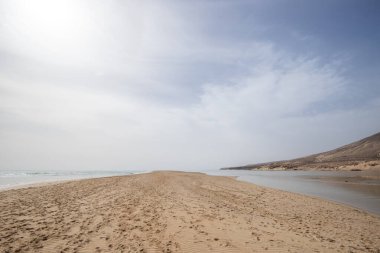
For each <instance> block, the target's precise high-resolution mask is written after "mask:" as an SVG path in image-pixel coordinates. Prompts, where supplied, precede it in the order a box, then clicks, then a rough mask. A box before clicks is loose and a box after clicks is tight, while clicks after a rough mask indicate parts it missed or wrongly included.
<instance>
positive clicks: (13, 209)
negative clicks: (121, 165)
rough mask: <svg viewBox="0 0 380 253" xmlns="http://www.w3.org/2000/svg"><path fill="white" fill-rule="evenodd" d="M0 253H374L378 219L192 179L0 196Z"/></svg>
mask: <svg viewBox="0 0 380 253" xmlns="http://www.w3.org/2000/svg"><path fill="white" fill-rule="evenodd" d="M0 224H1V226H0V252H266V251H268V252H286V251H289V252H379V249H380V233H379V227H380V218H379V217H377V216H374V215H371V214H368V213H365V212H363V211H359V210H356V209H353V208H350V207H346V206H342V205H338V204H335V203H331V202H327V201H323V200H320V199H316V198H311V197H306V196H302V195H297V194H292V193H287V192H282V191H278V190H272V189H267V188H262V187H258V186H255V185H252V184H248V183H244V182H239V181H236V180H234V179H233V178H227V177H215V176H207V175H204V174H200V173H181V172H156V173H149V174H141V175H133V176H124V177H111V178H101V179H90V180H81V181H73V182H65V183H59V184H55V185H47V186H42V187H32V188H27V189H17V190H9V191H3V192H0Z"/></svg>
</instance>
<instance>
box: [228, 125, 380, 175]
mask: <svg viewBox="0 0 380 253" xmlns="http://www.w3.org/2000/svg"><path fill="white" fill-rule="evenodd" d="M378 168H380V132H379V133H377V134H374V135H372V136H369V137H367V138H365V139H362V140H359V141H356V142H353V143H351V144H348V145H345V146H343V147H340V148H337V149H334V150H331V151H327V152H323V153H319V154H314V155H310V156H305V157H301V158H297V159H292V160H286V161H275V162H268V163H259V164H250V165H245V166H240V167H229V168H224V169H244V170H252V169H259V170H367V169H378Z"/></svg>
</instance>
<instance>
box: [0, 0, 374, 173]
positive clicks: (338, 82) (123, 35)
mask: <svg viewBox="0 0 380 253" xmlns="http://www.w3.org/2000/svg"><path fill="white" fill-rule="evenodd" d="M137 5H138V6H135V4H134V2H129V3H128V4H126V5H123V6H121V7H120V9H118V8H116V6H113V5H112V4H110V5H104V6H103V5H102V4H101V3H100V2H97V3H96V4H94V9H93V11H94V12H93V14H91V15H95V16H94V17H89V21H88V22H90V23H91V22H92V21H93V19H92V18H100V20H101V21H102V22H103V21H104V23H102V22H100V21H99V20H98V21H97V22H96V23H97V24H99V23H100V24H102V25H100V26H99V27H98V29H95V28H94V27H93V26H91V25H90V26H89V27H88V29H89V33H88V34H87V35H86V34H85V36H88V38H81V39H84V41H87V39H91V40H92V41H91V43H90V41H87V42H86V43H84V44H86V45H89V48H86V45H82V44H80V45H79V47H78V48H75V49H73V48H71V47H70V46H67V45H63V44H62V45H61V44H60V43H58V42H57V41H55V42H57V43H58V44H57V43H56V44H55V45H50V46H52V48H60V47H62V49H64V50H63V51H62V52H58V53H56V52H53V51H54V50H53V51H52V52H50V51H49V50H50V49H49V47H48V49H49V50H48V52H47V53H46V54H47V55H45V54H43V56H41V52H42V51H43V50H44V49H45V48H46V47H45V46H46V45H45V44H41V43H42V42H44V41H43V39H44V38H45V37H46V36H48V35H46V34H45V35H44V36H45V37H44V36H39V37H36V38H35V39H36V40H37V42H36V41H34V42H33V41H32V42H31V43H30V44H28V43H25V41H24V39H25V37H24V36H27V34H24V33H25V32H26V30H28V29H26V30H23V31H22V32H21V34H13V35H12V36H10V37H9V38H8V39H7V40H6V43H3V44H1V45H0V46H1V47H2V49H3V50H4V51H7V52H10V53H11V54H12V53H17V54H20V55H21V56H24V57H30V58H32V59H35V60H36V61H39V60H41V59H42V61H46V62H45V63H43V64H41V66H43V67H44V68H46V70H45V69H44V68H42V69H43V70H44V71H40V72H38V71H35V70H34V69H33V68H31V67H29V66H26V65H28V64H21V63H20V64H19V69H18V71H19V72H16V73H20V77H18V76H17V77H15V75H11V74H10V73H9V72H8V71H1V70H0V91H1V93H0V115H1V121H0V136H1V139H2V141H1V144H0V161H1V163H0V169H9V168H20V169H22V168H25V167H28V168H30V167H33V168H38V169H52V168H54V169H113V168H128V169H140V168H141V169H202V168H218V167H223V166H230V165H240V164H245V163H252V162H260V161H265V160H272V159H285V158H291V157H294V156H297V155H304V154H307V153H309V152H314V151H322V150H323V149H325V148H332V147H334V146H337V144H339V145H340V144H344V143H341V141H342V140H347V138H348V136H351V135H352V133H353V132H355V133H357V137H358V138H359V137H362V135H363V137H364V135H366V134H368V132H369V131H370V130H371V131H372V130H373V131H375V130H376V128H378V127H379V122H377V121H376V120H375V118H376V116H379V115H377V114H378V110H377V108H378V107H379V103H378V102H376V101H375V102H371V101H369V102H368V103H363V106H362V107H361V108H358V109H355V110H352V109H351V110H342V109H341V110H337V109H335V110H334V109H333V110H327V111H324V110H321V109H320V108H319V106H320V104H324V103H325V102H328V101H333V100H334V97H335V96H337V95H338V94H339V93H340V92H342V91H343V90H345V89H346V88H347V82H348V81H347V80H346V78H345V75H344V74H343V72H342V71H341V69H342V68H343V67H344V66H341V65H339V64H336V63H335V62H334V63H322V61H320V60H319V59H317V58H316V57H309V58H305V57H303V58H302V57H299V56H297V55H293V54H290V53H287V52H283V51H280V50H279V49H278V48H276V47H275V45H273V44H272V43H270V42H265V41H264V42H263V41H256V40H252V39H250V40H249V41H244V40H243V41H239V42H237V41H218V40H217V39H215V38H212V37H209V36H207V34H205V33H204V32H202V31H201V29H199V27H198V26H199V25H201V22H199V23H197V24H196V25H192V22H190V21H191V20H190V21H189V20H184V19H183V17H182V16H181V14H182V13H181V12H178V11H177V10H176V9H173V8H170V6H167V5H159V4H157V5H153V4H149V6H148V7H149V8H146V7H147V6H145V5H144V4H141V5H140V4H137ZM100 7H105V9H104V11H101V13H97V12H99V11H100V10H103V9H101V8H100ZM128 8H130V9H133V10H135V12H133V13H132V11H130V10H129V11H128V10H126V9H128ZM83 11H84V10H83ZM182 11H183V10H182ZM111 12H112V13H111ZM125 13H128V14H130V15H127V17H126V16H125V15H122V14H125ZM111 14H112V15H111ZM89 15H90V14H89ZM91 15H90V16H91ZM105 17H109V18H110V19H109V20H108V19H106V18H105ZM35 18H36V17H35ZM20 20H21V18H20V19H17V20H16V21H17V22H20ZM16 21H15V22H16ZM37 21H38V20H37ZM17 22H16V23H17ZM86 22H87V21H86ZM14 25H16V24H14ZM46 25H48V24H46ZM8 28H9V27H8ZM8 28H6V29H5V30H4V27H3V30H1V29H0V36H3V38H5V37H4V36H7V35H9V32H11V31H12V29H11V30H9V29H8ZM21 28H22V27H21ZM21 28H20V29H21ZM48 28H49V29H50V28H51V27H50V26H48V27H47V28H46V29H47V30H46V29H45V28H44V29H45V30H46V31H48V30H49V29H48ZM112 28H113V29H114V30H112ZM110 29H111V30H110ZM45 30H41V31H38V32H36V33H37V34H40V33H43V32H44V31H45ZM75 31H76V30H75V29H74V32H75ZM103 33H104V36H102V34H103ZM118 33H120V34H118ZM53 34H54V33H53ZM58 35H59V34H57V36H58ZM58 37H59V36H58ZM40 40H41V41H40ZM40 42H41V43H40ZM53 42H54V41H53ZM92 42H93V43H92ZM13 43H14V44H13ZM44 43H45V42H44ZM53 44H54V43H53ZM73 44H75V45H76V43H75V38H74V41H73ZM12 45H13V46H12ZM82 46H83V48H81V47H82ZM82 49H83V50H82ZM78 50H79V51H78ZM44 56H46V58H44ZM20 59H23V58H22V57H21V58H20ZM30 62H33V60H31V61H30ZM204 62H207V64H206V66H207V69H201V68H202V67H198V68H196V71H195V72H197V71H199V72H200V71H208V70H209V71H213V70H214V64H222V65H223V66H224V67H225V68H228V67H230V66H234V67H235V68H236V71H235V72H233V73H232V74H231V75H227V78H226V79H224V80H221V78H218V77H215V78H214V79H213V80H214V81H212V82H205V81H204V80H202V79H201V78H198V79H197V78H195V79H194V80H195V81H194V82H197V84H194V85H196V86H198V87H200V88H199V89H197V91H196V92H192V93H191V94H186V92H187V91H188V88H189V87H186V86H185V85H184V84H183V83H182V82H184V81H186V80H183V79H184V78H185V77H183V76H181V74H182V73H179V74H178V73H177V71H178V69H179V66H182V65H181V64H184V65H185V66H187V65H191V66H197V64H198V63H204ZM50 63H51V64H52V66H49V64H50ZM15 65H17V64H15ZM65 65H67V66H70V68H67V69H69V70H68V71H67V75H69V76H70V78H67V79H65V78H57V75H56V74H55V72H53V71H56V69H57V68H62V69H64V70H66V67H64V66H65ZM177 65H178V66H177ZM177 67H178V69H177ZM184 68H186V67H184ZM26 69H29V71H31V72H33V73H36V72H38V75H35V76H32V77H33V78H29V76H27V77H26V76H23V75H22V74H23V73H25V72H26ZM30 69H32V70H30ZM72 69H74V70H75V71H72ZM50 71H51V72H52V73H53V74H51V75H49V73H50ZM70 71H72V72H70ZM76 71H78V72H79V74H78V73H77V72H76ZM81 71H83V72H84V73H85V74H83V73H82V72H81ZM45 72H46V73H45ZM184 72H186V70H185V71H184ZM64 73H65V72H64ZM88 73H90V74H88ZM91 73H94V75H93V76H92V77H91V78H87V75H91ZM192 73H193V72H191V71H190V73H187V74H188V76H189V75H190V74H192ZM81 74H83V76H84V78H76V76H77V75H79V76H80V75H81ZM195 74H196V73H195ZM218 74H224V73H219V72H218V73H216V74H215V75H218ZM176 75H178V76H176ZM47 76H49V78H46V77H47ZM173 76H176V78H173ZM55 77H56V79H54V78H55ZM92 82H94V83H92ZM114 86H122V88H123V89H115V87H114ZM120 90H122V91H120ZM149 92H150V93H153V94H159V95H157V96H160V94H161V93H165V94H166V95H167V94H170V95H171V96H175V98H176V99H178V100H187V99H188V97H192V98H193V99H191V101H192V103H178V104H176V105H175V106H174V105H172V104H171V103H161V102H159V101H158V100H157V99H152V98H151V97H149V96H147V95H146V93H149ZM161 99H163V100H168V97H166V96H162V98H161ZM169 99H170V98H169ZM371 103H373V104H371ZM310 111H314V113H313V114H310ZM377 118H378V117H377ZM362 122H364V123H362ZM368 122H370V123H368ZM364 125H366V126H368V125H371V126H372V127H371V128H369V127H363V126H364ZM321 136H328V139H322V138H321ZM355 137H356V136H355Z"/></svg>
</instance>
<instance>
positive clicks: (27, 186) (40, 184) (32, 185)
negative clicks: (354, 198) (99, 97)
mask: <svg viewBox="0 0 380 253" xmlns="http://www.w3.org/2000/svg"><path fill="white" fill-rule="evenodd" d="M258 171H260V170H258ZM159 172H169V173H171V172H173V173H177V172H178V173H199V174H202V175H206V176H216V177H226V178H232V179H234V180H236V181H239V182H244V183H248V184H252V185H254V186H256V187H262V188H265V189H268V190H275V191H282V192H286V193H289V194H297V195H299V196H304V197H310V198H315V199H317V200H321V201H328V202H331V203H335V204H337V205H343V206H346V207H349V208H352V209H355V210H358V211H362V212H366V213H368V214H371V215H374V216H377V217H380V214H378V213H375V212H373V211H370V210H366V209H364V208H360V207H357V206H354V205H352V204H349V203H345V202H341V201H338V200H334V199H329V198H325V197H322V196H318V195H312V194H307V193H300V192H294V191H290V190H285V189H279V188H274V187H270V186H264V185H259V184H256V183H253V182H249V181H246V180H244V179H239V176H225V175H213V174H208V173H207V172H187V171H167V170H158V171H148V172H141V173H134V174H129V175H112V176H101V177H90V178H78V179H62V180H54V181H46V182H36V183H30V184H29V183H28V184H23V185H18V186H11V187H9V188H0V193H2V192H6V191H11V190H19V189H30V188H35V187H45V186H56V185H59V184H63V183H70V182H80V181H83V180H92V179H103V178H114V177H128V176H132V175H139V174H149V173H159ZM274 172H275V171H274ZM309 180H310V181H318V182H321V183H327V184H347V182H344V183H343V182H340V181H333V180H331V181H330V180H326V179H325V180H323V179H314V178H313V179H309ZM348 184H360V183H356V182H349V183H348Z"/></svg>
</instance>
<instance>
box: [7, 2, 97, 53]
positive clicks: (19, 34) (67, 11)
mask: <svg viewBox="0 0 380 253" xmlns="http://www.w3.org/2000/svg"><path fill="white" fill-rule="evenodd" d="M85 3H86V2H85V1H73V0H66V1H49V0H35V1H17V0H16V1H9V3H8V4H9V8H8V9H9V10H10V11H9V13H8V20H7V21H8V24H9V25H10V29H11V31H12V35H13V36H14V40H13V43H14V44H15V45H14V46H17V44H20V45H25V44H26V43H27V44H30V47H33V50H38V49H42V50H44V51H45V53H47V54H49V53H54V55H55V56H65V55H66V54H67V53H71V54H72V53H74V54H77V53H78V51H80V50H81V47H83V46H84V45H85V44H86V43H87V42H88V37H89V36H90V33H91V29H93V24H92V19H91V15H90V14H91V13H90V12H89V9H88V8H86V6H85V5H84V4H85ZM25 42H26V43H25ZM28 50H30V48H29V49H28Z"/></svg>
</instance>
